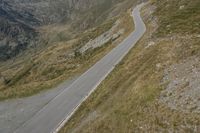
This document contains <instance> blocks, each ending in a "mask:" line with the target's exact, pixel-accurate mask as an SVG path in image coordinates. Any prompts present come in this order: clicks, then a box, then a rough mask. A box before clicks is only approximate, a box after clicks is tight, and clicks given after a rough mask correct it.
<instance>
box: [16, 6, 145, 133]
mask: <svg viewBox="0 0 200 133" xmlns="http://www.w3.org/2000/svg"><path fill="white" fill-rule="evenodd" d="M141 6H142V5H138V6H137V7H136V8H135V9H134V10H133V12H132V14H133V18H134V23H135V31H134V32H132V33H131V34H130V35H129V37H127V38H126V39H125V40H124V41H123V42H122V43H121V44H119V45H118V46H117V47H116V48H114V49H113V50H112V51H111V52H109V53H108V54H107V55H106V56H104V57H103V58H102V59H101V60H100V61H98V62H97V63H96V64H95V65H94V66H93V67H91V68H90V69H89V70H88V71H86V72H85V73H84V74H83V75H81V76H80V77H79V78H78V79H77V80H76V81H74V83H72V85H71V86H69V87H68V88H66V89H65V90H64V91H63V92H61V93H60V94H59V95H58V96H56V97H55V98H54V99H53V100H52V101H50V102H49V103H48V104H47V105H46V106H44V107H43V108H42V109H41V110H40V111H39V112H38V113H36V115H34V116H33V117H32V118H31V119H30V120H28V121H27V122H25V123H24V124H23V125H22V126H21V127H19V128H18V129H17V130H16V131H15V133H54V132H57V131H58V130H59V129H60V128H61V127H62V126H63V125H64V123H65V122H66V121H67V120H68V119H69V118H70V116H71V115H72V114H73V113H74V112H75V110H77V108H78V107H79V106H80V104H81V103H82V102H83V101H84V100H85V99H86V98H87V97H88V96H89V95H90V94H91V93H92V92H93V91H94V90H95V89H96V88H97V86H98V85H99V84H100V83H101V82H102V81H103V80H104V79H105V78H106V76H107V75H108V74H109V73H110V72H111V71H112V70H113V69H114V68H115V66H116V65H117V64H118V63H119V62H120V61H121V60H122V59H123V57H124V56H125V55H126V54H127V53H128V52H129V51H130V49H131V48H133V47H134V45H135V44H136V43H137V42H138V40H139V39H140V38H141V37H142V36H143V34H144V33H145V31H146V27H145V24H144V22H143V21H142V19H141V17H140V8H141Z"/></svg>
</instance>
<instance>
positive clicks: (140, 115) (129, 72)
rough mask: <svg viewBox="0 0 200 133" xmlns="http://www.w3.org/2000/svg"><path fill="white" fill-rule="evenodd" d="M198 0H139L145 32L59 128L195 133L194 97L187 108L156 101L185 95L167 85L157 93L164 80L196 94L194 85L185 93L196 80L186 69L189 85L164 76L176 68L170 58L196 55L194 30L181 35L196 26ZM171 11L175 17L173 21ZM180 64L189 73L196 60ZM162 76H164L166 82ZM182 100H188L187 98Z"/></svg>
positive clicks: (86, 132)
mask: <svg viewBox="0 0 200 133" xmlns="http://www.w3.org/2000/svg"><path fill="white" fill-rule="evenodd" d="M198 2H199V1H198V0H195V1H193V2H191V1H189V0H183V1H176V0H167V1H159V0H152V1H151V3H150V4H148V5H147V6H145V8H144V9H143V18H144V20H145V23H146V25H147V32H146V34H145V36H144V37H143V38H142V40H140V41H139V42H138V43H137V45H136V46H135V47H134V48H133V49H132V50H131V51H130V52H129V54H128V55H127V56H126V57H125V59H123V61H122V62H121V63H120V64H119V65H118V66H117V67H116V69H114V71H113V72H112V73H111V75H110V76H108V78H106V80H104V81H103V83H102V84H101V85H100V86H99V87H98V88H97V90H96V91H95V92H94V93H93V94H92V95H91V96H90V97H89V98H88V99H87V100H86V101H85V102H84V103H83V104H82V106H81V107H80V109H79V110H78V111H77V112H76V113H75V114H74V116H73V117H72V118H71V119H70V120H69V122H68V123H67V124H66V125H65V127H64V128H63V129H62V130H61V131H60V133H68V132H72V133H79V132H81V133H91V132H95V133H110V132H113V133H122V132H126V133H131V132H139V133H140V132H150V133H155V132H183V133H188V132H195V133H198V132H199V130H200V115H199V113H196V112H195V110H198V108H199V104H198V103H199V102H196V104H195V105H196V106H195V108H194V107H193V108H190V109H189V112H185V111H184V110H183V109H181V108H179V106H178V108H171V106H168V103H169V105H170V101H168V102H166V103H165V102H164V103H163V101H162V97H165V98H166V97H169V98H172V99H173V98H175V100H180V99H182V98H184V99H185V101H187V100H186V99H187V97H186V96H185V95H181V96H179V99H178V98H177V99H176V97H177V96H175V97H174V96H173V93H170V91H169V92H168V93H165V92H164V95H161V92H162V91H165V89H166V88H167V86H168V84H169V83H170V85H171V84H174V85H175V86H174V87H176V86H177V87H178V89H176V88H175V90H177V92H178V93H180V92H181V91H182V88H183V90H184V92H186V94H187V95H189V96H190V95H191V96H192V95H193V94H196V95H197V97H199V93H194V92H195V91H193V93H187V92H188V90H192V89H191V88H189V89H184V88H188V86H193V85H195V86H193V87H194V88H196V89H197V88H198V87H199V86H200V84H199V83H198V84H196V83H195V84H193V82H191V81H192V78H191V77H190V76H187V75H186V79H187V78H189V80H188V82H189V85H188V82H186V84H181V85H180V84H179V82H174V83H173V81H174V79H176V78H178V81H179V80H182V78H184V77H181V78H180V76H179V75H172V76H171V77H170V74H171V73H174V71H176V69H179V68H178V67H173V64H176V63H178V64H179V65H175V66H183V64H184V62H185V63H187V62H191V61H192V62H198V60H199V57H200V56H199V55H200V54H199V46H200V45H199V37H198V35H196V33H195V34H187V35H184V32H185V31H187V32H188V33H191V32H193V31H191V30H195V31H198V29H199V27H198V26H195V24H194V23H193V21H195V22H197V21H198V22H199V17H198V16H199V15H198V13H196V12H198V11H199V9H197V8H199V7H200V6H199V4H197V3H198ZM175 3H176V4H175ZM188 3H189V4H188ZM166 5H167V6H166ZM181 6H182V7H181ZM180 8H182V9H180ZM177 12H178V15H177ZM185 13H188V14H185ZM166 15H167V16H166ZM185 15H186V16H185ZM175 16H176V21H173V20H174V17H175ZM187 16H191V17H190V19H191V20H193V21H190V20H187V19H185V17H187ZM187 21H188V22H187ZM166 22H167V23H166ZM169 25H171V26H169ZM177 26H178V27H181V28H180V29H179V28H178V27H177ZM171 27H172V28H171ZM174 27H176V28H174ZM191 27H195V29H191ZM166 30H167V31H166ZM191 57H192V58H191ZM189 60H191V61H189ZM195 60H196V61H195ZM181 63H182V64H181ZM171 66H172V67H171ZM185 66H186V67H183V68H182V69H181V70H182V72H184V71H186V72H187V73H188V71H189V72H190V73H192V72H196V70H199V65H197V64H196V65H193V67H192V65H185ZM168 68H170V69H169V70H168ZM171 68H173V70H172V69H171ZM196 68H197V69H196ZM170 70H172V71H170ZM167 71H169V72H170V74H169V76H166V75H165V72H167ZM176 73H177V71H176V72H175V74H176ZM176 76H178V77H176ZM165 77H166V78H168V79H170V80H169V81H167V82H166V80H165V79H166V78H165ZM173 78H174V79H173ZM186 81H187V80H186ZM177 83H178V85H177ZM191 83H192V84H191ZM196 85H197V86H196ZM169 89H170V88H169ZM180 94H181V93H180ZM183 94H185V93H183ZM170 96H171V97H170ZM192 100H193V99H192ZM197 101H198V100H197ZM188 103H190V100H189V99H188ZM182 105H184V106H181V107H183V108H185V109H187V107H189V106H185V105H188V104H187V103H186V104H182ZM176 106H177V105H176V104H175V107H176ZM172 107H174V105H173V106H172ZM187 110H188V109H187Z"/></svg>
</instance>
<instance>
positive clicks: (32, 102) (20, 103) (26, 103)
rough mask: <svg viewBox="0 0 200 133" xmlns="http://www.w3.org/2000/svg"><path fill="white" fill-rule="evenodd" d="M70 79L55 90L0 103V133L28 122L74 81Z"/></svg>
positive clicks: (10, 131)
mask: <svg viewBox="0 0 200 133" xmlns="http://www.w3.org/2000/svg"><path fill="white" fill-rule="evenodd" d="M76 78H77V77H75V78H72V79H70V80H68V81H66V82H64V83H62V84H61V85H59V86H58V87H56V88H55V89H51V90H48V91H45V92H42V93H40V94H37V95H35V96H31V97H27V98H21V99H12V100H7V101H3V102H0V132H1V133H12V132H13V131H14V130H15V129H16V128H18V127H19V126H20V125H22V124H23V123H24V122H26V121H27V120H29V119H30V118H31V117H32V116H33V115H34V114H36V113H37V112H38V111H39V110H40V109H42V108H43V107H44V106H45V105H46V104H47V103H48V102H50V101H51V100H52V99H53V98H54V97H55V96H57V95H58V94H60V93H61V92H62V91H63V90H64V89H65V88H67V87H68V86H69V85H70V84H72V82H73V81H74V80H75V79H76Z"/></svg>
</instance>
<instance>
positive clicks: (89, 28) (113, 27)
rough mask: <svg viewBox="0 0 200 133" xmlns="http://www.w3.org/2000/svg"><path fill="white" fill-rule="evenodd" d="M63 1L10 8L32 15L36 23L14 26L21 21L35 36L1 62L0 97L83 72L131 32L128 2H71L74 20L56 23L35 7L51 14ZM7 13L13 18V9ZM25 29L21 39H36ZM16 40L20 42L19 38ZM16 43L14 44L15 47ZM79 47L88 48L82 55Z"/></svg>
mask: <svg viewBox="0 0 200 133" xmlns="http://www.w3.org/2000/svg"><path fill="white" fill-rule="evenodd" d="M11 2H13V1H8V3H10V4H8V5H11ZM44 2H45V3H46V2H47V3H48V4H44ZM62 2H70V0H66V1H65V0H60V1H54V2H53V1H36V0H33V1H29V2H28V1H21V3H15V2H14V3H13V4H12V7H11V9H12V10H14V11H16V13H19V14H23V13H24V12H28V11H30V12H31V11H32V12H31V13H32V15H31V16H32V19H34V20H37V22H38V23H28V20H26V22H25V20H21V21H19V18H15V20H17V24H19V23H20V24H21V23H24V22H25V24H26V26H28V27H31V29H33V32H36V35H35V36H33V38H29V39H27V41H30V43H26V44H27V46H26V47H25V49H24V50H23V49H22V48H20V50H21V51H20V52H19V54H18V55H17V56H16V57H13V58H11V59H9V60H7V61H4V62H0V99H2V100H3V99H7V98H15V97H24V96H30V95H33V94H35V93H38V92H40V91H43V90H46V89H50V88H52V87H54V86H55V85H57V84H58V83H60V82H62V81H64V80H66V79H68V78H70V77H72V76H74V75H77V74H80V73H82V72H84V71H86V70H87V69H88V68H89V67H90V66H91V65H92V64H94V63H95V62H96V61H98V60H99V59H100V58H101V57H103V55H105V54H106V53H108V52H109V50H111V49H112V48H113V47H115V46H116V45H117V44H119V42H121V41H122V40H123V39H124V38H125V37H126V36H127V35H128V34H129V33H130V32H131V31H132V30H133V25H132V19H131V16H130V14H129V12H128V10H129V9H130V7H132V5H134V4H135V3H136V1H132V0H125V1H121V0H113V1H112V0H110V1H98V2H97V0H91V1H87V0H80V1H71V2H73V3H72V7H73V8H72V9H71V13H70V14H71V16H73V17H72V18H71V19H70V20H68V19H66V20H65V19H63V17H64V18H66V17H65V16H62V17H61V19H58V21H49V19H45V21H41V19H40V17H41V16H43V15H42V9H43V8H42V9H41V10H39V9H40V6H39V5H43V6H44V5H45V7H46V8H44V9H43V10H45V13H47V14H48V13H49V14H50V13H51V11H49V12H48V10H47V9H49V8H50V7H51V6H53V5H54V6H56V7H57V6H58V7H57V8H58V9H59V7H60V6H61V5H62ZM84 2H86V3H88V4H87V5H85V6H87V7H84V6H81V3H84ZM42 3H43V4H42ZM60 4H61V5H60ZM25 5H26V6H25ZM50 5H51V6H50ZM63 5H64V4H63ZM83 5H84V4H83ZM105 5H106V6H105ZM57 8H55V9H54V8H53V7H51V10H53V11H54V10H55V11H56V12H57V13H59V11H60V10H57ZM60 8H62V7H60ZM63 8H64V7H63ZM34 9H37V10H34ZM67 9H68V8H66V10H67ZM63 10H64V9H63ZM7 11H8V12H9V13H10V14H11V10H7ZM38 11H41V14H40V15H38V16H37V14H36V12H38ZM46 11H47V12H46ZM56 12H55V13H56ZM52 15H53V16H54V14H52ZM46 17H51V15H50V16H46ZM58 18H60V17H58ZM7 20H8V19H7ZM72 20H73V21H72ZM46 23H50V24H46ZM12 24H13V23H12ZM17 26H18V27H19V25H17ZM23 30H24V31H25V33H28V34H25V35H24V36H26V35H34V34H33V32H32V31H30V32H26V30H25V28H23ZM21 33H22V32H21ZM20 35H22V34H20ZM6 37H7V38H8V37H9V36H8V35H6ZM16 38H18V39H19V38H20V36H19V37H18V36H16ZM9 39H10V38H9ZM99 39H100V40H102V42H104V43H101V44H99V41H96V40H99ZM10 40H11V39H10ZM91 42H94V43H91ZM89 43H90V45H88V44H89ZM91 44H92V45H91ZM15 45H16V46H18V45H19V43H16V44H15ZM93 45H94V46H93ZM5 46H9V45H7V44H6V45H5ZM19 46H20V45H19ZM81 48H84V49H85V48H86V51H85V52H84V53H81V52H80V51H81ZM22 50H23V51H22ZM5 51H8V50H5ZM10 54H11V53H10Z"/></svg>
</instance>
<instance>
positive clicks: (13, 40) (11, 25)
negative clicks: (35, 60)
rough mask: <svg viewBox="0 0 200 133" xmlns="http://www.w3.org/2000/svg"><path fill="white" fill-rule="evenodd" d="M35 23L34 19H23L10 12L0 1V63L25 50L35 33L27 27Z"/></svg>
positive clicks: (5, 4)
mask: <svg viewBox="0 0 200 133" xmlns="http://www.w3.org/2000/svg"><path fill="white" fill-rule="evenodd" d="M30 22H35V23H36V22H37V20H35V19H34V18H32V17H30V16H28V17H23V16H22V15H21V14H19V13H17V12H15V11H14V10H12V8H11V6H10V5H9V4H8V3H7V2H4V1H2V0H1V1H0V61H1V60H6V59H9V58H11V57H14V56H16V55H17V54H18V53H20V51H23V50H25V49H26V47H27V46H28V45H29V43H30V40H31V39H33V38H34V36H35V35H36V31H35V30H34V29H33V28H32V27H30V26H29V25H27V23H28V24H29V23H30Z"/></svg>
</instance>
